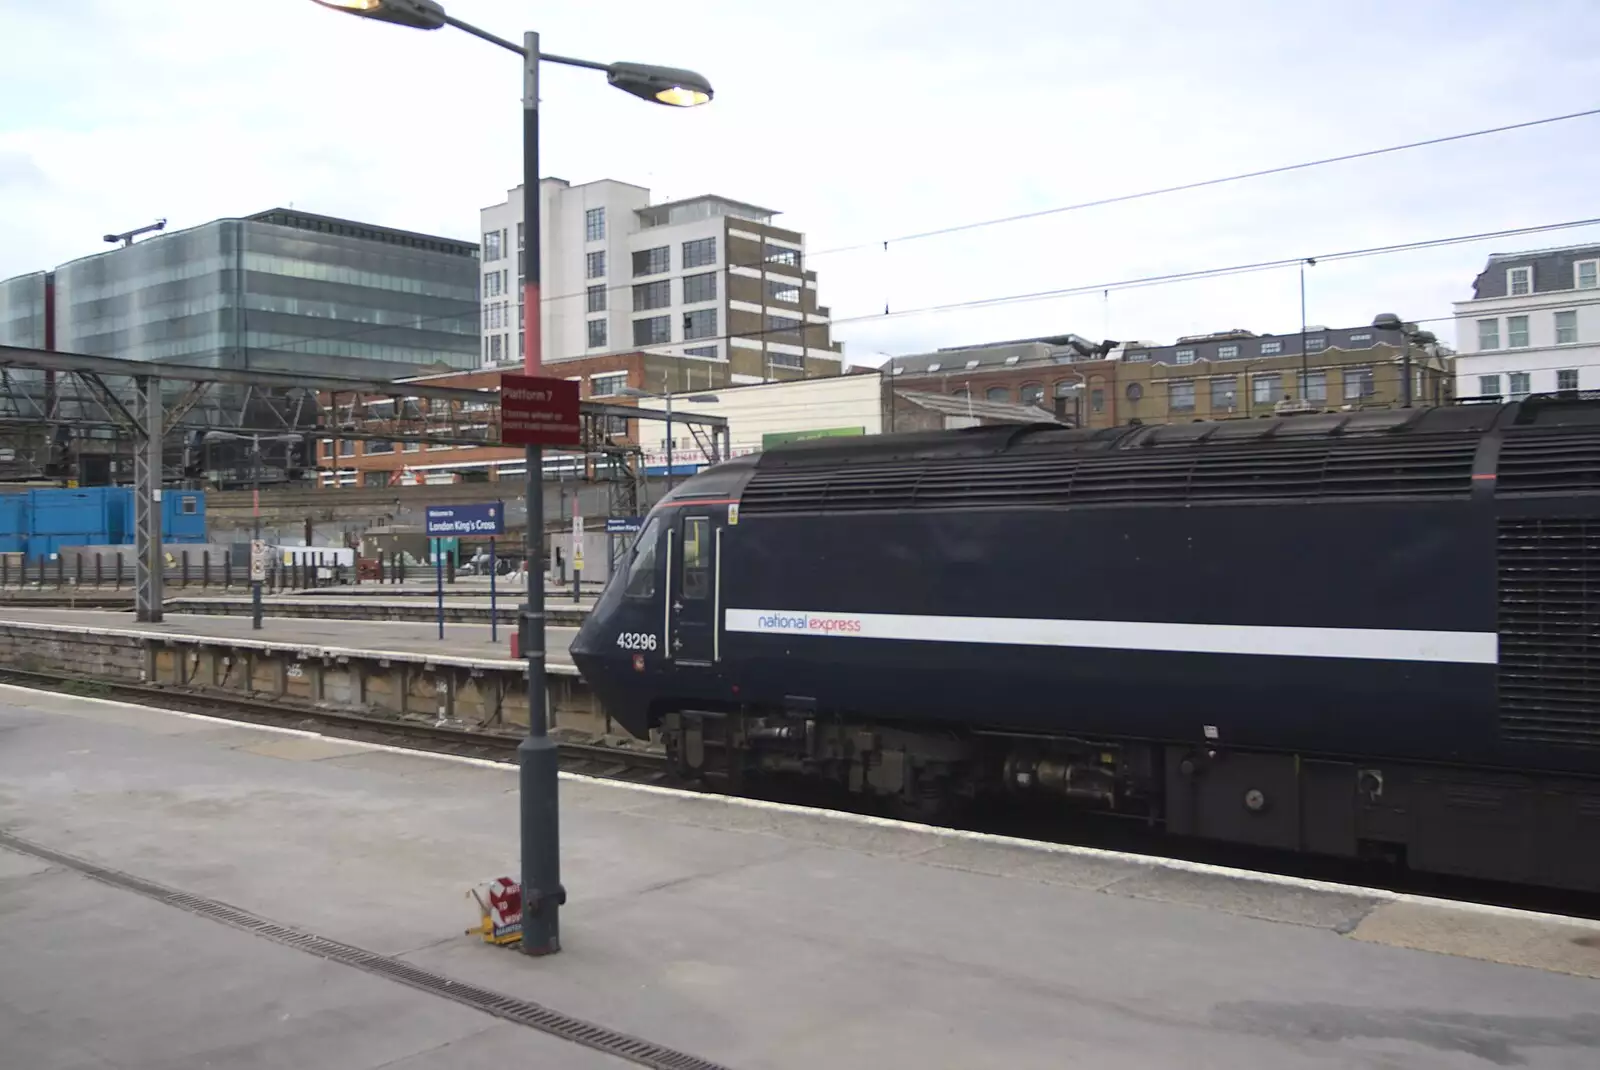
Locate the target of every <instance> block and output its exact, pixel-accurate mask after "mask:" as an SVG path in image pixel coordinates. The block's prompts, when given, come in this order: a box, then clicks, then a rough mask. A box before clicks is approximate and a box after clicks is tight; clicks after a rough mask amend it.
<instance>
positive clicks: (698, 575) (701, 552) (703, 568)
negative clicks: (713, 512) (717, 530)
mask: <svg viewBox="0 0 1600 1070" xmlns="http://www.w3.org/2000/svg"><path fill="white" fill-rule="evenodd" d="M710 566H711V518H710V517H704V516H690V517H685V518H684V520H683V597H685V598H694V599H703V598H707V597H710V595H711V567H710Z"/></svg>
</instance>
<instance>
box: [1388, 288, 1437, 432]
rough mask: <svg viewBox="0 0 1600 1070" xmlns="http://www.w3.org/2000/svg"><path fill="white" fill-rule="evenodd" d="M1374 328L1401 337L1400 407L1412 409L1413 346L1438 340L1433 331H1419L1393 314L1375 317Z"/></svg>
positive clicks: (1413, 325)
mask: <svg viewBox="0 0 1600 1070" xmlns="http://www.w3.org/2000/svg"><path fill="white" fill-rule="evenodd" d="M1372 326H1373V327H1375V328H1376V329H1378V330H1380V331H1394V332H1396V333H1397V334H1398V335H1399V336H1400V347H1401V352H1402V357H1401V361H1400V368H1401V372H1400V375H1401V383H1400V399H1401V400H1400V405H1401V407H1402V408H1406V409H1409V408H1411V401H1412V396H1411V395H1412V390H1411V346H1412V343H1416V344H1418V345H1429V344H1431V343H1433V342H1437V341H1438V338H1436V337H1435V336H1434V333H1433V332H1432V331H1419V330H1417V325H1416V324H1415V323H1407V322H1405V321H1404V320H1402V319H1401V318H1400V317H1399V316H1396V315H1395V314H1394V313H1393V312H1383V313H1380V314H1378V315H1377V316H1375V317H1373V320H1372Z"/></svg>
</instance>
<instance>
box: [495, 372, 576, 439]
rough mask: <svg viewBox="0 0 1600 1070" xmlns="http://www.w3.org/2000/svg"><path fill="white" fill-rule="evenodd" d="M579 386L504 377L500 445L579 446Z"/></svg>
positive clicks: (555, 381) (510, 376) (557, 380)
mask: <svg viewBox="0 0 1600 1070" xmlns="http://www.w3.org/2000/svg"><path fill="white" fill-rule="evenodd" d="M582 439H583V429H582V427H581V425H580V424H579V421H578V384H577V383H576V382H573V381H571V380H568V379H544V378H540V377H537V376H532V375H502V376H501V377H500V441H501V442H502V443H504V444H505V445H507V446H577V445H581V444H582Z"/></svg>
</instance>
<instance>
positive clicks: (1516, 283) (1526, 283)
mask: <svg viewBox="0 0 1600 1070" xmlns="http://www.w3.org/2000/svg"><path fill="white" fill-rule="evenodd" d="M1532 292H1533V269H1532V268H1531V267H1514V268H1511V269H1510V270H1508V271H1507V272H1506V293H1508V294H1510V295H1511V296H1512V297H1520V296H1521V295H1523V294H1529V293H1532Z"/></svg>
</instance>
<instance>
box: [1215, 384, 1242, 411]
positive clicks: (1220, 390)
mask: <svg viewBox="0 0 1600 1070" xmlns="http://www.w3.org/2000/svg"><path fill="white" fill-rule="evenodd" d="M1233 389H1234V378H1233V376H1231V375H1229V376H1225V377H1223V378H1219V379H1213V380H1211V408H1212V409H1213V410H1225V409H1231V408H1233V401H1234V398H1235V397H1236V396H1237V395H1235V394H1234V392H1233Z"/></svg>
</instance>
